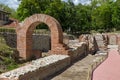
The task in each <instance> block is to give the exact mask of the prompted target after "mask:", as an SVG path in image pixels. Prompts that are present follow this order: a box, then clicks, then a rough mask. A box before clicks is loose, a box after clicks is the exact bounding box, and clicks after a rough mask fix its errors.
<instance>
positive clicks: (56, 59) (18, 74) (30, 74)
mask: <svg viewBox="0 0 120 80" xmlns="http://www.w3.org/2000/svg"><path fill="white" fill-rule="evenodd" d="M68 65H70V57H69V56H67V55H51V56H48V57H45V58H41V59H37V60H34V61H32V62H31V63H30V64H27V65H26V66H23V67H20V68H18V69H15V70H12V71H9V72H6V73H3V74H1V75H0V80H43V79H44V78H46V77H47V76H50V75H52V74H54V73H56V72H57V71H60V70H61V69H63V68H65V67H67V66H68Z"/></svg>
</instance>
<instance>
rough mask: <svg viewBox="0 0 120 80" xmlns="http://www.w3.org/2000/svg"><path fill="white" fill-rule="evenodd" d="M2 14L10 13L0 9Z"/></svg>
mask: <svg viewBox="0 0 120 80" xmlns="http://www.w3.org/2000/svg"><path fill="white" fill-rule="evenodd" d="M0 12H3V13H6V14H10V12H7V11H4V10H2V9H0Z"/></svg>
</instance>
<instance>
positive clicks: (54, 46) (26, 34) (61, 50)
mask: <svg viewBox="0 0 120 80" xmlns="http://www.w3.org/2000/svg"><path fill="white" fill-rule="evenodd" d="M41 23H45V24H47V25H48V27H49V29H50V31H51V50H50V51H49V52H50V53H51V54H66V53H67V50H66V49H67V46H66V45H65V44H63V32H62V28H61V25H60V24H59V22H58V21H57V20H56V19H55V18H53V17H51V16H48V15H45V14H35V15H33V16H31V17H29V18H26V19H25V20H24V22H22V23H20V24H19V25H18V27H17V29H16V33H17V50H18V51H19V55H20V57H22V58H23V59H25V60H29V59H30V58H31V57H32V56H34V55H36V54H35V53H33V50H32V34H33V31H34V29H35V27H36V26H37V25H38V24H41ZM34 52H35V51H34Z"/></svg>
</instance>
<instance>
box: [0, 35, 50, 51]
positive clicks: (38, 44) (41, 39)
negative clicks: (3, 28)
mask: <svg viewBox="0 0 120 80" xmlns="http://www.w3.org/2000/svg"><path fill="white" fill-rule="evenodd" d="M0 35H2V36H3V37H4V39H5V41H6V44H7V45H8V46H10V47H12V48H16V44H17V41H16V39H17V36H16V34H14V33H2V34H0ZM50 42H51V39H50V36H49V35H40V34H33V45H32V46H33V50H41V51H45V52H46V51H49V50H50V48H51V43H50Z"/></svg>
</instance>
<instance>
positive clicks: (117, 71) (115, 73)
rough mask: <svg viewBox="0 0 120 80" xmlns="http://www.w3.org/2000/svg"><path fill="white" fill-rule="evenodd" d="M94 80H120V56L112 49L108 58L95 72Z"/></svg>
mask: <svg viewBox="0 0 120 80" xmlns="http://www.w3.org/2000/svg"><path fill="white" fill-rule="evenodd" d="M92 80H120V54H119V53H118V51H117V49H114V48H112V49H110V50H109V54H108V58H107V59H106V60H105V61H104V62H103V63H102V64H101V65H100V66H99V67H98V68H96V69H95V71H94V72H93V79H92Z"/></svg>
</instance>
